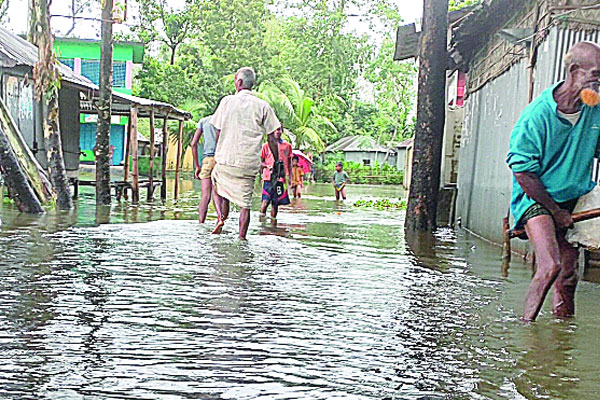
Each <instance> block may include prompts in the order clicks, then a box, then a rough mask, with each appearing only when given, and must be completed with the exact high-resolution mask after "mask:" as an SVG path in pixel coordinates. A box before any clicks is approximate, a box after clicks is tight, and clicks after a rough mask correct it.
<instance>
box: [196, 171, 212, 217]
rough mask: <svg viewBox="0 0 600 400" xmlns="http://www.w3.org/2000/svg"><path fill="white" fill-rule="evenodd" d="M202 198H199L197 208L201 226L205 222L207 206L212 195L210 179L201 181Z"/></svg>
mask: <svg viewBox="0 0 600 400" xmlns="http://www.w3.org/2000/svg"><path fill="white" fill-rule="evenodd" d="M201 182H202V197H201V198H200V205H199V206H198V221H200V223H201V224H203V223H204V221H206V214H207V213H208V205H209V203H210V199H211V195H212V180H211V179H210V178H204V179H202V181H201Z"/></svg>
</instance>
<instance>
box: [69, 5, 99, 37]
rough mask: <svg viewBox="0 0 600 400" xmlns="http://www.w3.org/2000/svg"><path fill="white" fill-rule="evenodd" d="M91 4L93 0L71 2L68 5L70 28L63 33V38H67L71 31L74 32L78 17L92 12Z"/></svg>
mask: <svg viewBox="0 0 600 400" xmlns="http://www.w3.org/2000/svg"><path fill="white" fill-rule="evenodd" d="M93 3H94V1H93V0H71V2H70V4H69V17H70V19H71V26H70V27H69V29H68V30H67V31H66V32H65V33H64V35H65V36H69V35H70V34H71V33H72V32H73V30H75V25H76V24H77V20H78V17H80V16H82V15H84V14H89V13H91V12H92V6H93Z"/></svg>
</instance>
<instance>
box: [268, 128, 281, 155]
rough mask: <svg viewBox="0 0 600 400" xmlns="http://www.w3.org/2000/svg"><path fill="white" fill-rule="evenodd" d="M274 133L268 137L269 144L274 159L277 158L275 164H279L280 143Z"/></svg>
mask: <svg viewBox="0 0 600 400" xmlns="http://www.w3.org/2000/svg"><path fill="white" fill-rule="evenodd" d="M273 132H275V131H273ZM273 132H271V133H269V135H268V136H267V142H268V143H269V148H270V149H271V153H273V158H275V162H277V161H279V143H277V139H275V135H273Z"/></svg>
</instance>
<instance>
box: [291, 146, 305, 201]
mask: <svg viewBox="0 0 600 400" xmlns="http://www.w3.org/2000/svg"><path fill="white" fill-rule="evenodd" d="M298 161H299V159H298V156H294V157H292V184H291V186H290V188H291V189H292V195H294V198H300V197H302V188H303V187H304V170H303V169H302V167H300V166H299V165H298Z"/></svg>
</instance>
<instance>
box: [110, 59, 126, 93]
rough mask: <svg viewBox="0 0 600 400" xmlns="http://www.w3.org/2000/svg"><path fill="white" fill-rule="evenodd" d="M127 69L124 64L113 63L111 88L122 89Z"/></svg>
mask: <svg viewBox="0 0 600 400" xmlns="http://www.w3.org/2000/svg"><path fill="white" fill-rule="evenodd" d="M126 72H127V67H126V65H125V63H124V62H115V63H113V87H118V88H124V87H125V76H126Z"/></svg>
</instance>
